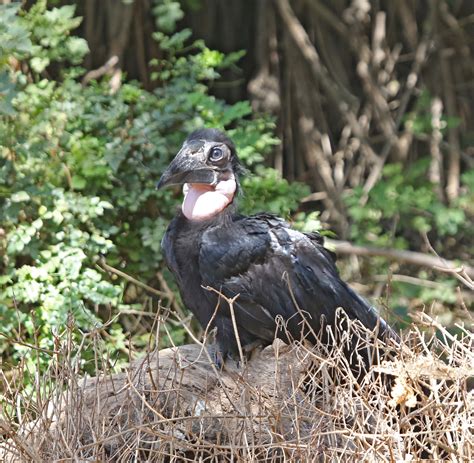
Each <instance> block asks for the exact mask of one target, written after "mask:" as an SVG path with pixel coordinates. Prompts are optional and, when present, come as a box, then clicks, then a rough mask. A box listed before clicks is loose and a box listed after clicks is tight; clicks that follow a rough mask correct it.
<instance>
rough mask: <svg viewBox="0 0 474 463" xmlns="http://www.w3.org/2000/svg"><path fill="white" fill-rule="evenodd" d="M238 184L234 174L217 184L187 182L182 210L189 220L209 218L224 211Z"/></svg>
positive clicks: (184, 187)
mask: <svg viewBox="0 0 474 463" xmlns="http://www.w3.org/2000/svg"><path fill="white" fill-rule="evenodd" d="M236 189H237V185H236V182H235V178H234V177H233V176H232V178H230V179H229V180H222V181H220V182H218V183H217V185H215V186H213V185H207V184H203V183H185V184H184V186H183V193H184V195H185V196H184V201H183V205H182V211H183V214H184V216H185V217H186V218H187V219H188V220H208V219H210V218H212V217H214V216H215V215H216V214H218V213H219V212H221V211H223V210H224V209H225V208H226V207H227V206H228V205H229V204H230V203H231V202H232V200H233V199H234V195H235V191H236Z"/></svg>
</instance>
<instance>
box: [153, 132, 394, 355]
mask: <svg viewBox="0 0 474 463" xmlns="http://www.w3.org/2000/svg"><path fill="white" fill-rule="evenodd" d="M203 138H204V139H207V140H209V139H211V140H213V141H219V142H224V143H227V144H228V145H229V146H230V147H232V150H233V151H234V154H235V147H234V146H233V144H232V142H231V141H230V140H229V139H228V138H227V137H226V136H225V135H224V134H222V133H221V132H218V131H215V130H212V129H211V130H210V129H206V130H201V131H197V132H193V134H191V136H190V137H189V138H188V140H187V142H189V140H195V139H203ZM236 162H238V161H236ZM162 246H163V251H164V256H165V260H166V262H167V264H168V266H169V268H170V270H171V271H172V272H173V274H174V275H175V277H176V281H177V284H178V287H179V290H180V292H181V295H182V298H183V301H184V303H185V305H186V306H187V307H188V308H189V309H190V310H191V311H192V312H193V313H194V314H195V315H196V317H197V318H198V320H199V322H200V323H201V325H202V326H203V327H207V326H208V325H209V324H210V326H209V327H210V328H213V327H217V342H218V345H219V349H220V352H221V354H222V356H223V357H224V358H225V356H226V355H235V354H236V353H237V352H238V346H237V341H236V336H235V333H234V329H233V326H232V319H231V314H230V310H229V307H228V304H227V303H226V302H225V300H223V298H219V296H218V295H217V294H216V293H215V292H213V291H209V290H207V289H205V288H206V287H208V286H209V287H212V288H215V289H216V290H217V291H220V292H221V294H223V295H224V296H226V297H227V298H234V297H236V299H235V303H234V313H235V318H236V321H237V326H238V332H239V338H240V341H241V343H242V347H244V349H245V347H246V346H253V345H255V343H256V342H260V343H261V344H263V345H266V344H269V343H271V342H272V340H273V339H274V337H275V336H278V337H280V338H282V339H284V340H285V341H289V340H291V339H292V338H293V339H300V338H301V336H302V335H304V336H305V337H306V338H308V339H310V340H313V341H314V333H320V332H322V333H323V336H324V327H325V326H326V325H331V324H334V323H335V322H336V309H337V308H338V307H342V308H343V309H344V310H345V311H346V313H347V314H348V316H349V318H351V319H358V320H360V321H361V322H362V324H363V325H364V326H366V327H367V328H369V329H370V330H373V329H375V328H377V327H378V328H379V336H380V337H386V336H395V335H394V333H393V332H392V331H391V329H390V327H389V326H388V325H387V324H386V323H385V322H384V321H383V320H382V319H381V318H380V316H379V315H378V313H377V311H376V310H375V309H374V308H373V307H371V306H370V305H369V304H368V303H367V301H365V300H364V299H363V298H362V297H360V296H359V295H358V294H357V293H355V292H354V291H353V290H352V289H351V288H350V287H349V286H348V285H347V284H346V283H345V282H343V281H342V280H341V279H340V277H339V274H338V271H337V268H336V266H335V259H334V255H333V254H332V253H331V252H330V251H328V250H327V249H326V248H325V247H324V239H323V238H322V237H321V236H320V235H319V234H318V233H310V234H305V233H300V232H298V231H295V230H293V229H291V228H290V227H289V225H288V224H287V223H286V222H285V221H283V220H282V219H280V218H278V217H275V216H273V215H270V214H259V215H254V216H250V217H248V216H242V215H240V214H237V213H236V212H235V205H231V206H229V207H227V208H226V209H225V210H224V211H223V212H221V213H220V214H218V215H217V216H215V217H214V218H212V219H210V220H206V221H190V220H187V219H186V218H185V217H184V216H183V215H182V214H181V213H179V214H178V215H177V217H176V218H175V219H174V220H173V221H172V222H171V224H170V225H169V227H168V230H167V232H166V234H165V236H164V238H163V243H162ZM216 308H217V310H216ZM279 319H280V320H283V321H284V322H285V326H282V324H281V323H280V324H279V323H278V320H279ZM211 320H212V322H211ZM349 350H350V349H349Z"/></svg>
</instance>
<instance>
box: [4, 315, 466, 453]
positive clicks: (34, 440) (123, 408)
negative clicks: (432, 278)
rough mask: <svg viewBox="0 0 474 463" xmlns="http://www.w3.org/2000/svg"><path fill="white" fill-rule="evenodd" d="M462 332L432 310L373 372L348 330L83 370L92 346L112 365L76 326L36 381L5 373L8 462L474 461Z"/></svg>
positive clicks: (186, 349) (168, 353) (172, 352)
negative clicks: (353, 351) (332, 345)
mask: <svg viewBox="0 0 474 463" xmlns="http://www.w3.org/2000/svg"><path fill="white" fill-rule="evenodd" d="M351 330H360V327H358V326H354V325H352V326H351ZM435 331H436V334H437V335H436V336H435V335H434V333H435ZM459 333H460V334H458V335H457V337H454V336H452V335H451V334H450V333H449V332H448V331H447V330H446V329H445V328H443V327H442V326H440V325H439V324H437V323H436V321H435V320H433V319H431V318H430V317H428V316H427V315H425V314H421V315H420V317H419V320H418V321H417V327H414V328H413V329H412V330H411V331H410V332H408V333H406V334H405V336H404V338H403V341H402V345H401V346H400V347H397V348H396V356H395V358H394V359H393V360H391V361H384V362H382V363H381V365H380V366H377V367H374V368H373V369H372V370H371V371H370V372H369V374H368V375H367V376H365V378H364V380H362V381H359V382H358V381H357V380H356V379H355V378H354V377H353V376H352V373H351V370H350V369H349V367H348V364H347V360H346V358H345V357H344V356H343V355H342V349H341V346H342V344H343V343H344V342H346V341H347V339H348V336H347V333H346V332H344V333H338V334H337V335H338V339H339V341H338V346H339V347H338V348H337V349H328V348H327V347H325V346H323V345H317V346H309V345H306V344H305V343H295V344H293V345H291V346H286V345H284V344H283V343H282V342H279V341H276V342H275V343H274V345H273V346H270V347H268V348H266V349H264V350H263V351H261V352H259V353H257V354H256V355H254V357H253V358H252V359H251V360H250V361H249V362H248V363H247V364H246V365H245V366H244V367H242V366H238V365H236V364H233V363H232V362H229V363H228V364H227V365H226V368H225V369H224V371H222V372H217V371H216V369H215V367H214V366H213V365H212V364H210V363H209V359H208V355H207V351H206V350H205V349H203V348H202V346H200V345H198V344H195V345H191V346H182V347H179V348H172V349H165V350H162V351H161V352H159V353H158V352H154V351H152V350H150V353H149V354H148V355H147V356H146V357H145V358H143V359H141V360H139V361H135V362H132V363H131V365H130V367H129V368H128V369H127V370H126V371H124V372H122V373H118V374H117V373H116V374H112V373H111V372H110V371H103V372H102V374H101V375H100V376H99V377H98V378H88V379H82V380H80V379H79V375H78V364H77V359H78V358H79V357H80V356H79V354H80V351H81V350H82V349H93V350H94V353H95V360H96V363H97V365H99V364H103V363H104V362H102V359H103V356H104V355H105V354H104V352H103V351H102V350H101V346H102V343H101V342H100V339H98V338H97V336H96V335H94V334H91V336H90V339H89V340H88V341H87V342H86V341H85V342H83V343H82V344H81V345H75V344H74V343H73V342H72V340H71V339H72V336H71V332H70V330H68V329H66V330H65V332H64V334H63V335H62V336H61V337H58V339H57V343H56V351H55V353H54V354H53V355H52V357H51V364H50V367H49V369H48V371H47V372H46V373H45V374H44V375H42V376H41V377H40V376H38V377H36V380H35V382H34V388H33V389H31V390H29V391H26V390H24V389H23V388H22V387H21V383H22V374H25V371H22V370H21V368H19V369H18V370H17V371H16V372H15V375H13V376H8V377H7V376H6V375H5V374H3V373H2V382H3V384H2V386H1V390H2V391H3V392H2V394H3V395H2V417H1V421H0V431H1V436H3V438H4V441H3V443H2V444H1V445H0V461H6V462H10V461H58V460H59V461H120V462H123V461H394V462H395V461H417V460H419V459H420V458H428V459H431V460H434V461H440V460H444V461H456V462H464V461H466V462H467V461H473V460H474V451H473V427H474V422H473V421H474V420H473V417H474V395H473V391H472V390H470V387H471V388H472V377H473V374H474V349H473V347H474V334H473V333H472V332H470V331H468V330H466V329H463V328H460V329H459ZM377 342H378V347H379V351H383V350H384V349H388V347H387V346H383V345H381V343H380V341H377ZM390 351H391V352H393V346H392V347H390ZM469 382H471V386H469Z"/></svg>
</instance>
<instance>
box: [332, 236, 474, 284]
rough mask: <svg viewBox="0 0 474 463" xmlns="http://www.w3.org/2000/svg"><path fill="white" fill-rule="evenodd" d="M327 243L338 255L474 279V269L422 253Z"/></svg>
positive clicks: (341, 242)
mask: <svg viewBox="0 0 474 463" xmlns="http://www.w3.org/2000/svg"><path fill="white" fill-rule="evenodd" d="M326 242H327V243H328V244H329V245H330V246H331V247H333V248H334V250H335V251H336V253H337V254H346V255H356V256H380V257H386V258H387V259H391V260H396V261H399V262H406V263H408V264H413V265H419V266H421V267H429V268H431V269H433V270H438V271H442V272H450V273H451V272H457V273H458V272H461V271H462V272H465V274H466V275H467V276H468V277H469V278H474V267H470V266H469V265H462V266H460V265H459V264H457V263H456V262H453V261H451V260H445V259H441V258H440V257H435V256H431V255H429V254H424V253H422V252H414V251H402V250H399V249H389V248H378V247H375V246H357V245H354V244H352V243H349V242H348V241H338V240H331V239H327V240H326Z"/></svg>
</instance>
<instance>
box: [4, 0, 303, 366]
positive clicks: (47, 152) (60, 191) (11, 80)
mask: <svg viewBox="0 0 474 463" xmlns="http://www.w3.org/2000/svg"><path fill="white" fill-rule="evenodd" d="M177 5H178V6H179V4H178V3H177V2H172V1H160V2H156V8H157V12H159V13H160V14H159V20H158V22H159V24H158V29H159V32H158V33H157V37H156V38H157V40H159V43H160V46H161V48H162V49H163V51H164V53H165V57H164V58H163V59H162V60H160V61H159V62H158V61H157V62H155V63H154V64H155V66H156V71H155V73H154V78H156V79H157V81H158V82H160V83H161V84H162V85H160V86H159V87H158V88H157V89H156V90H155V91H154V92H147V91H145V90H144V89H142V88H141V87H140V86H139V85H138V84H136V83H134V82H124V83H123V84H122V86H121V87H120V89H119V90H118V92H117V93H115V94H113V95H112V94H111V93H110V88H109V85H108V84H109V83H108V81H107V79H104V80H103V81H100V82H92V83H91V84H90V85H88V86H86V87H84V86H82V85H81V84H80V83H78V82H77V81H76V78H75V76H78V75H80V73H81V69H80V68H76V67H74V65H76V64H80V62H81V59H82V58H83V57H84V55H85V54H86V53H87V45H86V44H85V42H84V41H82V39H79V38H77V37H74V36H73V35H72V34H71V32H72V30H73V29H74V28H75V27H77V25H78V24H79V19H78V18H76V17H74V9H73V7H71V6H62V7H58V8H53V9H51V10H48V9H47V7H46V2H45V1H44V0H40V1H38V2H36V3H35V4H34V5H33V7H32V8H31V9H30V10H29V11H28V12H27V13H25V12H21V11H20V12H19V14H17V10H18V8H17V7H11V6H7V7H2V10H1V11H0V13H2V14H0V63H3V64H2V66H3V68H2V67H0V72H4V74H3V79H4V80H3V81H2V80H0V85H2V83H3V84H5V83H6V85H7V86H8V88H9V90H8V91H9V92H10V93H8V94H7V97H5V93H3V94H2V95H3V99H2V100H0V108H1V109H2V111H1V114H2V115H1V116H0V217H1V224H0V257H1V260H0V274H1V275H2V276H1V277H0V319H1V320H2V323H1V325H0V336H1V337H0V339H2V342H0V352H1V353H2V355H4V357H5V358H6V359H8V360H9V361H11V362H16V361H18V360H19V359H20V358H22V359H24V360H25V361H26V362H27V363H28V364H29V365H33V364H34V363H35V362H36V360H35V359H36V354H33V353H32V351H31V350H29V349H27V348H25V347H22V346H20V345H18V344H17V343H15V342H14V341H13V340H12V339H13V338H20V337H21V338H22V339H24V340H26V341H27V342H28V343H30V344H35V343H37V340H39V341H38V342H39V346H40V347H41V348H42V349H46V351H44V352H43V351H41V352H39V353H38V356H39V358H40V362H39V363H40V366H41V367H42V368H43V367H45V365H46V364H47V361H48V358H49V357H48V354H47V350H48V349H50V350H53V349H54V339H55V338H54V333H55V330H61V329H62V328H63V327H64V326H65V325H66V324H67V323H69V322H70V320H71V319H73V320H74V323H75V326H76V331H75V332H76V335H77V337H78V339H79V338H80V337H81V334H80V333H81V332H91V331H93V330H96V329H97V330H102V331H104V332H105V333H107V339H108V340H109V344H108V347H109V355H110V358H111V360H113V361H114V362H115V361H116V360H117V359H126V354H125V352H126V349H127V346H128V345H129V344H128V342H129V341H128V339H127V337H126V334H125V329H124V325H123V323H121V321H122V318H121V317H119V318H118V319H117V318H116V316H117V315H118V314H120V310H121V309H130V308H134V309H136V308H137V304H138V307H140V303H141V299H140V296H139V295H138V294H135V293H133V294H132V293H128V292H127V290H128V289H129V288H128V287H127V286H126V285H125V283H124V282H123V280H121V279H119V278H118V279H111V278H109V276H108V275H107V274H106V273H105V272H104V271H103V270H102V268H101V266H100V264H101V262H102V259H104V258H105V259H106V260H107V263H109V264H110V265H113V266H115V267H118V268H120V269H123V270H125V271H126V272H127V273H129V274H132V275H135V276H137V277H139V279H140V280H142V281H144V282H146V283H148V284H150V285H152V286H153V285H155V286H157V285H158V284H159V283H158V282H157V280H156V275H157V272H161V271H162V270H163V262H162V257H161V251H160V241H161V237H162V235H163V232H164V230H165V228H166V225H167V223H168V222H169V220H170V219H171V217H172V216H173V215H174V211H175V208H176V203H177V201H179V198H180V195H181V194H180V193H178V192H174V191H171V190H167V191H157V190H156V188H155V184H156V181H157V180H158V178H159V177H160V174H161V173H162V172H163V170H164V169H165V167H166V166H167V164H168V163H169V161H170V159H171V158H172V157H173V156H174V154H175V153H176V152H177V150H178V149H179V146H180V144H181V143H182V141H183V139H184V138H185V136H186V135H187V134H188V133H189V132H190V131H191V130H193V129H195V128H197V127H202V126H213V127H217V128H225V129H228V130H229V132H230V135H231V136H232V137H233V138H234V140H235V142H236V144H237V147H238V149H239V150H240V155H241V158H242V160H243V162H244V163H245V164H246V165H247V166H248V168H249V169H250V170H251V171H252V172H253V175H252V176H250V177H249V178H248V179H246V180H245V182H244V187H245V192H246V195H245V196H244V198H243V203H244V207H245V210H246V211H253V212H255V211H256V209H264V208H265V209H268V205H269V204H270V210H271V211H273V212H275V213H278V214H282V215H285V216H286V215H288V214H289V213H290V211H291V210H293V209H295V208H296V207H297V204H298V199H299V198H300V197H301V196H302V195H304V194H306V193H307V189H306V188H305V187H303V186H301V185H298V184H295V185H290V184H288V182H286V181H284V180H282V179H281V178H279V176H278V175H277V173H276V172H275V171H274V170H272V169H269V168H265V167H263V163H264V158H265V154H266V153H267V152H268V151H269V150H270V149H271V147H272V146H273V145H275V144H276V143H277V140H276V139H275V138H274V137H273V135H272V134H271V131H272V128H273V123H272V122H271V121H269V120H266V119H255V120H250V118H249V116H250V115H251V109H250V105H249V104H248V103H247V102H240V103H237V104H235V105H227V104H225V103H224V102H223V101H220V100H218V99H216V98H214V97H212V96H210V95H209V94H208V92H207V85H208V83H209V82H210V80H212V79H215V78H217V77H218V75H219V70H220V69H222V67H225V66H229V65H231V64H233V63H234V62H235V60H236V59H238V57H239V56H241V54H234V55H232V56H230V57H226V56H224V55H223V54H221V53H219V52H214V51H212V50H209V49H208V48H206V47H205V46H204V44H202V43H200V42H195V43H193V44H191V45H189V46H187V52H188V53H187V54H183V53H182V51H183V47H184V46H185V45H184V44H185V42H186V40H187V38H188V37H189V32H187V31H178V32H173V31H174V27H175V24H176V21H177V20H178V19H179V18H180V14H181V13H179V11H178V9H177ZM158 10H159V11H158ZM4 13H5V14H4ZM165 13H166V14H165ZM2 39H3V40H2ZM12 56H15V57H16V58H17V59H21V60H22V66H21V69H22V71H21V72H20V71H18V70H17V69H16V68H15V67H14V66H12V65H11V64H9V63H11V60H10V58H11V57H12ZM51 63H55V64H57V63H63V64H67V66H66V67H65V68H64V70H63V71H62V73H61V76H60V79H58V80H53V79H51V78H50V77H49V73H48V66H49V65H50V64H51ZM1 88H3V87H1ZM169 283H170V284H172V282H171V281H170V282H169ZM124 294H125V296H124ZM111 320H113V322H112V321H111ZM131 334H132V338H131V342H132V344H133V343H134V342H136V343H137V345H143V342H144V341H143V335H142V334H141V333H131ZM135 335H136V336H135ZM133 336H135V337H133ZM170 336H171V338H173V339H174V340H175V341H179V342H182V341H183V340H184V336H185V334H184V332H183V330H182V328H181V327H177V328H174V329H172V330H171V333H170ZM4 339H7V341H6V342H4V341H3V340H4ZM8 340H9V341H8ZM84 355H85V354H84ZM89 361H90V359H89V358H87V356H86V357H83V358H82V367H83V368H84V369H86V370H88V369H89V370H92V369H93V368H94V364H93V363H92V364H90V363H89Z"/></svg>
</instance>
